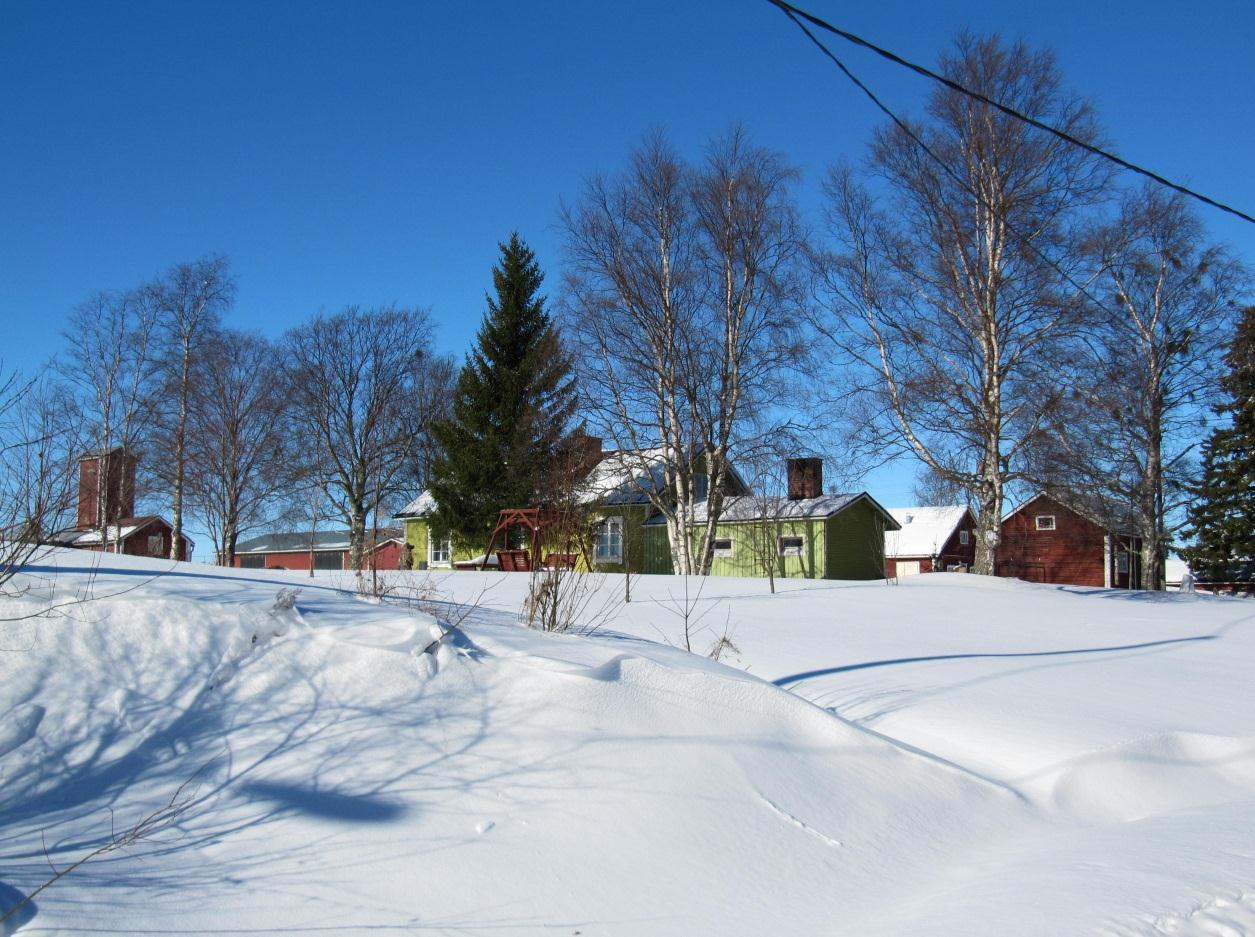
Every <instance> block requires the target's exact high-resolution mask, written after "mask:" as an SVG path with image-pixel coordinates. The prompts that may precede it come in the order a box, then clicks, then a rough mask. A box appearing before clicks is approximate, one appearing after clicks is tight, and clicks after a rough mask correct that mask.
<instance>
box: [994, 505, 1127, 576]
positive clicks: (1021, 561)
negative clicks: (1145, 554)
mask: <svg viewBox="0 0 1255 937" xmlns="http://www.w3.org/2000/svg"><path fill="white" fill-rule="evenodd" d="M1141 549H1142V542H1141V540H1140V539H1139V538H1137V537H1134V536H1132V535H1130V534H1127V533H1123V534H1122V533H1113V532H1111V531H1109V530H1108V529H1107V527H1106V526H1105V525H1103V524H1101V523H1099V522H1098V521H1097V520H1095V519H1094V518H1092V517H1090V516H1087V514H1085V513H1082V511H1080V510H1078V509H1076V508H1073V507H1070V506H1068V505H1065V504H1063V503H1061V502H1060V501H1058V500H1057V499H1055V498H1052V497H1050V496H1049V495H1045V494H1039V495H1036V496H1035V497H1033V498H1030V499H1029V500H1028V501H1026V502H1025V503H1024V504H1022V505H1020V506H1019V507H1018V508H1016V509H1015V510H1014V511H1012V512H1011V513H1009V514H1008V515H1007V516H1006V517H1004V518H1003V519H1002V537H1001V541H1000V542H999V544H998V567H997V570H996V571H997V574H998V575H999V576H1008V577H1015V578H1017V579H1024V580H1027V581H1028V582H1046V583H1056V584H1059V585H1072V586H1100V587H1102V586H1105V587H1115V588H1117V589H1128V588H1131V587H1133V586H1135V585H1137V584H1138V583H1140V582H1141V576H1140V573H1139V571H1140V568H1141V553H1140V551H1141Z"/></svg>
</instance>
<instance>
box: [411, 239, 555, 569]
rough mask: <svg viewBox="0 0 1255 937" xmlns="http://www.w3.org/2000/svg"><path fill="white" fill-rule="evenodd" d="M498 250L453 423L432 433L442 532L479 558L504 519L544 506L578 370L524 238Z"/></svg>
mask: <svg viewBox="0 0 1255 937" xmlns="http://www.w3.org/2000/svg"><path fill="white" fill-rule="evenodd" d="M499 246H500V248H501V261H500V263H499V265H498V266H496V267H494V268H493V271H492V280H493V288H494V290H495V292H496V296H495V297H493V296H491V295H488V296H487V297H486V299H487V301H488V311H487V313H486V314H485V315H484V320H483V323H482V324H481V325H480V328H479V334H478V336H477V337H476V344H475V348H474V349H473V350H472V351H471V354H470V357H469V359H468V360H467V362H466V365H465V366H464V367H463V368H462V371H461V373H460V374H459V375H458V381H457V386H456V388H455V391H454V397H453V402H452V408H451V416H450V418H449V419H448V420H445V421H443V422H441V423H438V424H437V425H436V426H435V427H434V429H433V435H434V437H435V440H436V443H437V446H438V448H439V450H440V454H439V455H438V457H437V460H436V464H435V466H434V469H433V476H432V482H431V486H430V488H431V492H432V494H433V495H434V496H435V499H436V503H437V505H438V509H437V513H436V517H435V527H436V530H437V531H438V532H440V533H446V532H447V533H450V534H452V536H453V537H454V539H455V540H457V541H458V542H460V543H462V544H464V545H466V546H469V547H471V548H472V549H477V550H478V549H482V548H483V546H484V544H485V542H486V541H487V539H488V536H489V534H490V533H491V532H492V528H493V526H494V525H495V523H496V520H497V512H498V511H500V510H501V509H502V508H509V507H526V506H528V505H534V504H536V503H538V501H540V500H542V498H543V497H544V494H545V487H546V485H547V484H548V482H549V479H548V478H547V477H546V473H547V470H548V469H549V467H550V466H551V465H552V464H553V463H554V460H555V458H556V456H557V455H558V452H559V447H560V445H561V443H562V440H563V438H564V436H565V434H566V429H567V424H568V423H569V422H570V419H571V416H572V414H573V413H574V411H575V394H574V383H575V381H574V378H573V377H572V376H571V361H570V358H569V356H568V355H567V353H566V352H565V351H564V349H563V348H562V344H561V342H560V341H559V338H558V334H557V332H556V331H555V330H554V326H553V323H552V321H551V319H550V317H549V315H548V313H546V311H545V300H544V297H542V296H540V295H539V293H538V291H539V290H540V285H541V281H542V280H543V278H544V277H543V274H542V273H541V271H540V267H539V266H538V265H537V263H536V257H535V255H534V254H533V253H532V251H531V250H530V249H529V248H528V247H527V245H526V244H525V243H524V242H523V241H522V239H521V238H519V236H518V234H517V233H514V234H512V235H511V236H510V240H509V243H507V244H501V245H499Z"/></svg>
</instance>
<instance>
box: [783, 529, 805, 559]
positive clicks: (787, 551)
mask: <svg viewBox="0 0 1255 937" xmlns="http://www.w3.org/2000/svg"><path fill="white" fill-rule="evenodd" d="M786 540H796V541H798V544H797V546H787V547H786V546H785V545H784V542H785V541H786ZM776 550H777V552H778V553H779V554H780V555H781V556H801V555H802V554H803V553H804V552H805V550H806V535H805V534H781V535H780V536H779V537H778V538H776Z"/></svg>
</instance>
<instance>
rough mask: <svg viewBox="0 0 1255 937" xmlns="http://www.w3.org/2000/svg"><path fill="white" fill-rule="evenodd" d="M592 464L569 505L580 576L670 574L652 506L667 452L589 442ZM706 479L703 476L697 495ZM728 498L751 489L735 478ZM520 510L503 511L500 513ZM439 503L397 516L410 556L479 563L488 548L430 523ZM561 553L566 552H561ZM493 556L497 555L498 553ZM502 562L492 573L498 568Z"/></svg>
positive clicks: (420, 500)
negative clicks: (441, 533)
mask: <svg viewBox="0 0 1255 937" xmlns="http://www.w3.org/2000/svg"><path fill="white" fill-rule="evenodd" d="M585 442H586V445H588V446H589V454H590V458H589V461H588V464H589V466H590V468H589V469H588V472H587V475H586V476H585V477H584V479H583V481H581V483H580V484H579V486H578V487H577V488H576V490H575V491H574V492H572V493H571V497H572V500H573V503H574V507H575V509H576V510H577V511H579V512H580V513H581V514H582V518H581V522H580V523H581V527H582V529H581V534H582V536H583V539H584V542H583V544H582V549H581V550H580V551H579V561H578V566H577V568H579V569H583V570H587V569H588V568H589V566H590V564H591V567H592V569H594V570H597V571H599V572H608V573H621V572H625V571H627V570H630V571H631V572H634V573H642V572H643V573H669V572H671V554H670V550H669V548H668V545H667V536H666V527H665V525H664V526H663V528H662V530H661V535H660V536H659V533H658V532H656V530H655V529H654V527H652V526H651V525H652V524H653V522H654V520H655V519H657V515H658V512H657V509H656V508H654V507H653V505H651V504H650V500H649V493H650V492H651V491H657V490H660V489H661V488H662V487H663V484H664V479H663V450H661V449H619V450H611V451H608V452H602V450H601V445H600V440H598V439H596V438H595V437H588V438H587V439H586V441H585ZM702 480H703V478H702V477H700V476H699V478H698V480H697V481H698V485H699V491H698V493H699V495H700V494H704V492H703V491H701V490H700V485H701V482H702ZM724 490H725V492H726V493H727V494H729V495H734V496H736V495H744V494H746V493H747V492H748V491H749V489H748V487H747V486H746V484H745V482H744V481H742V480H741V477H740V476H739V475H738V474H737V473H736V471H735V470H731V471H730V472H729V473H728V479H727V482H726V484H725V486H724ZM508 507H521V505H502V508H508ZM435 512H436V502H435V499H434V498H433V497H432V495H431V493H430V492H426V491H424V492H423V493H422V494H421V495H419V496H418V497H417V498H415V499H414V500H413V501H412V502H410V503H409V504H407V505H406V506H405V507H404V508H402V509H401V510H400V511H398V512H397V514H396V515H395V517H396V519H397V520H398V521H401V522H403V524H404V527H405V540H406V543H407V545H408V546H409V549H410V558H411V565H412V568H414V569H441V568H445V569H448V568H453V567H455V566H457V565H458V564H468V565H469V564H470V563H472V562H475V561H477V560H479V559H481V557H482V554H483V550H484V547H485V546H487V544H459V543H458V542H456V541H450V540H449V539H447V538H438V537H436V536H434V535H433V532H432V524H431V518H432V516H433V515H434V514H435ZM525 545H526V544H524V543H522V542H519V543H510V544H505V543H501V544H500V547H501V548H502V549H505V548H507V547H521V546H525ZM556 549H564V548H563V547H561V546H556ZM494 552H495V551H494ZM496 562H497V561H496V557H495V556H493V557H489V558H488V559H487V565H489V566H495V565H496Z"/></svg>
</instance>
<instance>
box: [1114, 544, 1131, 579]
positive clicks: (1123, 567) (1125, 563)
mask: <svg viewBox="0 0 1255 937" xmlns="http://www.w3.org/2000/svg"><path fill="white" fill-rule="evenodd" d="M1128 571H1129V555H1128V554H1127V553H1125V552H1124V551H1123V550H1121V551H1120V555H1119V556H1117V557H1116V572H1118V573H1120V574H1122V575H1123V574H1124V573H1127V572H1128Z"/></svg>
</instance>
